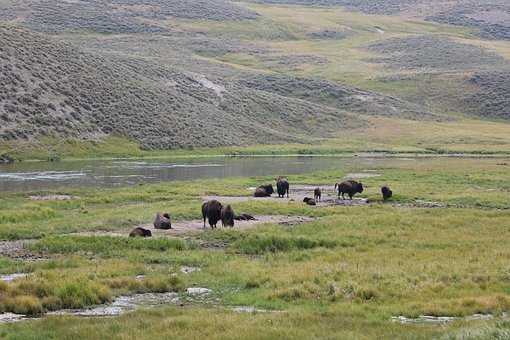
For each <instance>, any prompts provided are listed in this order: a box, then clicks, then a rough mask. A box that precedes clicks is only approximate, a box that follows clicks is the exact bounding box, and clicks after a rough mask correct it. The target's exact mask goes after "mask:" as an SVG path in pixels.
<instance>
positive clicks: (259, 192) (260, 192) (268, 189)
mask: <svg viewBox="0 0 510 340" xmlns="http://www.w3.org/2000/svg"><path fill="white" fill-rule="evenodd" d="M273 193H274V189H273V186H272V185H271V184H268V185H261V186H260V187H258V188H257V189H256V190H255V193H254V194H253V196H255V197H269V196H271V195H272V194H273Z"/></svg>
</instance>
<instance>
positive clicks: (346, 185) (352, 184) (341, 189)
mask: <svg viewBox="0 0 510 340" xmlns="http://www.w3.org/2000/svg"><path fill="white" fill-rule="evenodd" d="M337 188H338V197H340V195H342V199H345V197H344V195H345V194H347V195H349V199H351V200H352V197H353V196H354V195H355V194H356V193H362V192H363V184H362V183H361V182H359V183H358V182H356V181H353V180H348V181H344V182H342V183H340V184H338V183H336V184H335V190H337Z"/></svg>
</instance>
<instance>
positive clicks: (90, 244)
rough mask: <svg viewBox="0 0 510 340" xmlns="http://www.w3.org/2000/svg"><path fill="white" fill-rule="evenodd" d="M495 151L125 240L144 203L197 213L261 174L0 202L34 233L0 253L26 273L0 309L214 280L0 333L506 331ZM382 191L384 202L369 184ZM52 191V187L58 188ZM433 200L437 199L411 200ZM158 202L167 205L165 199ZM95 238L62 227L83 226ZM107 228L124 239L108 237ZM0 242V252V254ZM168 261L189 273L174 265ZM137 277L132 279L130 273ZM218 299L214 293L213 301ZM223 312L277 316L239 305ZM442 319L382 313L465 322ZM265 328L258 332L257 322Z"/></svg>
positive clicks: (317, 177) (15, 226) (502, 189)
mask: <svg viewBox="0 0 510 340" xmlns="http://www.w3.org/2000/svg"><path fill="white" fill-rule="evenodd" d="M509 162H510V160H508V159H486V160H479V159H472V160H468V159H448V160H444V159H429V160H415V161H409V160H400V161H397V160H388V161H387V162H386V163H385V164H382V165H380V166H378V167H377V168H371V169H368V170H374V171H376V172H377V173H379V174H381V176H380V177H372V178H365V179H363V183H364V184H365V186H366V191H364V192H363V194H362V195H361V197H364V198H369V199H370V200H372V201H373V203H372V204H371V205H368V206H357V207H356V206H353V207H345V206H333V207H323V208H314V207H309V206H307V205H305V204H304V203H302V202H287V201H285V202H283V201H282V202H274V201H271V202H268V201H256V200H251V201H244V202H239V203H235V204H234V205H233V206H234V209H236V210H237V211H246V212H250V213H253V214H255V215H265V214H284V215H293V216H297V215H301V216H309V217H315V218H316V219H315V220H314V221H312V222H308V223H304V224H299V225H294V226H285V225H274V224H270V223H269V224H262V225H258V226H257V227H255V228H250V229H239V228H238V227H237V228H234V229H221V228H220V229H219V230H215V231H210V230H208V231H206V232H203V233H194V234H184V235H181V236H173V237H169V236H166V237H164V236H158V237H154V238H151V239H130V238H128V237H127V233H128V232H129V230H130V229H131V228H132V226H134V225H138V224H143V223H150V221H151V219H152V217H153V213H154V212H155V211H164V210H171V212H172V215H173V217H174V221H182V220H188V219H196V218H200V202H201V198H200V197H201V196H202V195H215V194H219V195H249V192H248V191H247V190H246V188H247V187H252V186H255V185H256V184H258V183H264V182H268V181H271V179H272V177H267V178H237V179H228V180H211V181H208V182H204V181H192V182H174V183H161V184H155V185H142V186H137V187H132V188H117V189H93V190H91V189H74V190H65V192H66V193H68V194H71V195H73V196H76V197H78V198H76V199H75V200H71V201H53V202H52V201H30V200H29V199H28V196H29V195H30V194H49V192H48V193H47V192H44V193H41V192H38V193H17V194H8V195H5V196H3V197H2V198H0V208H1V212H0V230H1V234H0V238H2V239H25V238H35V239H34V240H33V241H32V242H31V243H28V244H26V246H25V248H24V250H23V251H24V252H26V253H33V254H39V255H41V256H43V259H42V260H40V261H35V262H30V261H23V260H21V259H20V258H18V257H16V256H13V255H12V254H9V253H5V252H3V253H2V254H3V257H2V260H1V261H0V272H1V273H12V272H20V271H21V272H26V273H29V276H28V277H26V278H21V279H17V280H15V281H13V282H11V283H3V284H2V285H0V297H1V298H0V309H1V310H4V311H14V312H18V313H21V312H23V313H28V314H32V315H37V314H39V313H44V312H46V311H51V310H56V309H60V308H69V307H73V308H74V307H81V306H90V305H94V304H97V303H101V302H107V301H111V300H112V299H113V298H114V297H115V296H117V295H119V294H133V293H137V292H165V291H176V292H178V293H179V294H181V296H182V295H184V294H185V293H184V289H185V288H187V287H191V286H197V287H207V288H210V289H212V291H213V293H212V298H211V299H206V300H204V302H202V303H200V302H198V301H194V302H193V301H191V302H186V303H185V305H184V306H183V307H177V306H168V307H166V308H160V309H155V310H150V311H137V312H134V313H131V314H128V315H125V316H122V317H118V318H108V319H107V320H103V319H100V318H95V319H94V318H92V319H89V318H86V319H83V318H79V317H62V316H60V317H57V316H51V317H46V318H44V319H43V320H39V321H30V322H21V323H18V324H12V325H2V326H0V334H1V336H2V337H4V338H8V339H11V338H12V339H18V338H23V339H25V338H66V337H77V338H87V339H103V338H105V337H108V338H114V339H116V338H118V339H123V338H137V339H152V338H155V337H170V336H172V337H183V338H197V337H203V336H207V337H208V338H239V337H242V338H303V339H304V338H310V337H311V336H312V337H320V338H346V337H348V338H367V339H368V338H378V339H380V338H388V339H395V338H402V339H409V338H417V339H418V338H423V339H425V338H431V337H439V338H440V337H446V338H451V339H457V338H459V339H461V338H462V339H466V338H467V339H478V338H481V339H486V338H487V339H488V338H492V337H495V336H498V335H499V336H500V337H502V338H505V334H508V332H509V328H510V327H509V325H508V322H504V321H500V320H499V319H498V318H499V317H500V316H501V314H502V313H503V312H508V311H509V310H510V298H509V297H508V258H509V257H510V252H509V250H508V246H507V244H508V239H509V237H510V231H509V229H508V227H507V226H508V225H509V223H510V215H509V213H508V212H509V210H510V202H509V200H508V193H509V192H510V186H509V183H510V177H509V176H510V175H509V174H510V173H509V172H508V165H505V164H508V163H509ZM363 170H367V169H365V168H356V167H349V168H344V169H339V170H338V171H324V172H320V173H315V174H307V175H299V176H291V177H290V178H289V180H290V182H291V184H296V183H307V184H318V185H321V186H322V187H323V188H329V187H330V186H331V184H332V183H334V182H336V181H338V179H339V178H342V177H343V176H344V175H345V174H346V173H352V172H359V171H363ZM383 183H384V184H386V183H387V184H390V185H391V187H392V189H393V191H394V196H393V197H392V199H390V200H389V201H388V202H386V203H383V202H382V198H381V197H380V193H379V186H380V185H381V184H383ZM60 192H61V191H60ZM420 202H435V203H437V204H439V205H441V206H444V207H443V208H423V207H419V206H420ZM169 207H171V208H169ZM92 231H95V232H96V233H95V234H94V236H91V235H87V234H81V235H76V234H73V233H75V232H92ZM112 232H113V233H117V234H118V233H120V234H121V235H124V236H112ZM0 248H1V247H0ZM181 266H193V267H199V268H200V269H201V271H197V272H193V273H191V274H184V273H182V272H181V271H180V267H181ZM138 275H145V278H144V279H142V280H140V279H137V278H136V277H137V276H138ZM216 299H218V300H216ZM232 306H254V307H256V308H259V309H268V310H278V312H275V313H257V314H239V313H235V312H233V311H230V308H231V307H232ZM475 313H489V314H493V315H494V316H495V317H496V320H494V321H462V320H460V321H457V322H454V323H451V324H447V325H445V326H438V325H401V324H399V323H395V322H392V321H390V319H391V317H392V316H396V315H405V316H408V317H414V316H418V315H421V314H427V315H436V316H470V315H472V314H475ZM268 325H269V326H268Z"/></svg>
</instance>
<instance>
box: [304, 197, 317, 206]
mask: <svg viewBox="0 0 510 340" xmlns="http://www.w3.org/2000/svg"><path fill="white" fill-rule="evenodd" d="M303 202H305V203H306V204H308V205H316V204H317V203H316V202H315V200H314V199H313V198H310V197H305V198H303Z"/></svg>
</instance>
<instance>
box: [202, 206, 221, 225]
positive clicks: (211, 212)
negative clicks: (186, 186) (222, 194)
mask: <svg viewBox="0 0 510 340" xmlns="http://www.w3.org/2000/svg"><path fill="white" fill-rule="evenodd" d="M222 207H223V206H222V205H221V203H220V202H218V201H217V200H211V201H208V202H205V203H204V204H202V217H203V219H204V229H205V219H206V218H207V220H208V221H209V225H210V226H211V229H214V228H216V224H217V223H218V221H219V220H221V208H222Z"/></svg>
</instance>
